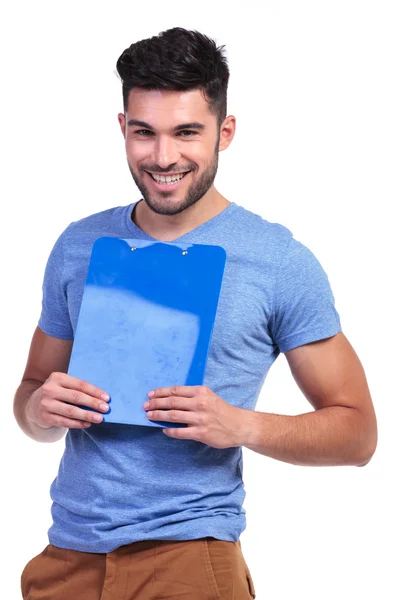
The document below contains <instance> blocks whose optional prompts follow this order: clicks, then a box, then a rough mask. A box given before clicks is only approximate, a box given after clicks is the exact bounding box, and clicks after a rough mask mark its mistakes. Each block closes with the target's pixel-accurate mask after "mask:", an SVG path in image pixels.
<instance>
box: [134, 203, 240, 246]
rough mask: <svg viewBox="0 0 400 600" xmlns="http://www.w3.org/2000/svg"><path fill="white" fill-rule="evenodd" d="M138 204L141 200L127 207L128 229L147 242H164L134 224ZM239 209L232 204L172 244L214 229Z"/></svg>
mask: <svg viewBox="0 0 400 600" xmlns="http://www.w3.org/2000/svg"><path fill="white" fill-rule="evenodd" d="M138 202H140V200H138V201H137V202H133V203H132V204H129V206H128V207H127V208H128V210H127V215H126V216H127V226H128V229H129V230H130V231H131V232H132V233H133V234H134V236H136V237H139V238H141V239H147V240H151V241H153V242H162V241H163V240H158V239H156V238H154V237H152V236H151V235H149V234H148V233H146V232H145V231H143V229H140V227H138V226H137V225H136V223H134V222H133V221H132V213H133V209H134V207H135V206H136V204H138ZM237 208H238V205H237V204H236V203H235V202H231V203H230V204H229V205H228V206H227V207H226V208H224V210H223V211H221V212H220V213H218V214H217V215H215V217H212V218H211V219H209V220H208V221H205V222H204V223H201V224H200V225H198V226H197V227H195V228H194V229H192V230H191V231H188V232H186V233H184V234H183V235H181V236H179V237H177V238H176V239H174V240H169V242H170V243H174V242H181V241H184V240H185V238H186V237H187V236H190V235H193V234H195V235H197V234H198V233H199V232H203V231H207V230H208V229H213V228H214V227H215V226H216V225H218V223H219V222H220V221H221V220H222V219H226V218H227V217H229V216H230V215H232V213H233V212H234V211H235V210H236V209H237Z"/></svg>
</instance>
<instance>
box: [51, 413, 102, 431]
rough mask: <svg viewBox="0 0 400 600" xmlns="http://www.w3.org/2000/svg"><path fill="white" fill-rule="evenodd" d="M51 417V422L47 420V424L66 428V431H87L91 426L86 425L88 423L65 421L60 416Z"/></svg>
mask: <svg viewBox="0 0 400 600" xmlns="http://www.w3.org/2000/svg"><path fill="white" fill-rule="evenodd" d="M52 417H53V418H52V419H51V420H50V419H49V424H50V425H51V426H55V427H67V428H68V429H88V428H89V427H91V425H92V423H88V421H76V420H75V419H66V418H65V417H62V416H61V415H52ZM50 421H51V422H50Z"/></svg>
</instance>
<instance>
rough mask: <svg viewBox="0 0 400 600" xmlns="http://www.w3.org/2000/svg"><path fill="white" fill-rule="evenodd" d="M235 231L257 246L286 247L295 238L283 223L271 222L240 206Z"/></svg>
mask: <svg viewBox="0 0 400 600" xmlns="http://www.w3.org/2000/svg"><path fill="white" fill-rule="evenodd" d="M235 225H236V226H235V230H236V231H238V232H242V234H243V235H246V236H248V237H249V238H251V239H252V241H253V242H254V243H255V244H260V243H261V244H265V243H268V244H272V245H274V246H276V245H278V246H283V247H286V246H287V245H288V244H289V242H290V240H291V239H292V238H293V233H292V232H291V230H290V229H289V228H288V227H286V226H285V225H283V224H281V223H276V222H273V221H269V220H268V219H266V218H265V217H263V216H261V215H260V214H258V213H255V212H253V211H251V210H249V209H247V208H244V207H243V206H240V205H238V210H237V211H236V223H235Z"/></svg>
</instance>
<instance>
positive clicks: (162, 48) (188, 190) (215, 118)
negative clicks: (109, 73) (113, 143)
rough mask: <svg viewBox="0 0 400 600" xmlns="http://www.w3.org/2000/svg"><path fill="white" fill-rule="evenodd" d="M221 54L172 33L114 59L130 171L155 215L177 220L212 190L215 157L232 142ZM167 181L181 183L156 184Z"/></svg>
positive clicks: (197, 39) (194, 36)
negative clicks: (173, 178)
mask: <svg viewBox="0 0 400 600" xmlns="http://www.w3.org/2000/svg"><path fill="white" fill-rule="evenodd" d="M222 48H223V47H221V48H217V46H216V44H215V42H214V41H213V40H211V39H209V38H207V37H206V36H205V35H202V34H200V33H198V32H196V31H187V30H185V29H181V28H174V29H170V30H168V31H165V32H163V33H161V34H160V35H158V36H155V37H152V38H150V39H146V40H141V41H139V42H136V43H135V44H133V45H132V46H130V47H129V48H127V49H126V50H125V51H124V52H123V53H122V55H121V56H120V58H119V59H118V62H117V71H118V74H119V76H120V77H121V80H122V91H123V102H124V114H122V113H121V114H119V115H118V118H119V122H120V126H121V130H122V133H123V134H124V137H125V145H126V152H127V158H128V164H129V168H130V171H131V173H132V176H133V179H134V181H135V183H136V185H137V186H138V188H139V190H140V191H141V193H142V194H143V198H144V200H145V201H146V203H147V205H148V206H149V207H150V208H151V209H152V210H153V211H154V212H156V213H158V214H164V215H174V214H178V213H180V212H182V211H184V210H185V209H186V208H188V207H189V206H191V205H193V204H194V203H195V202H197V201H198V200H200V198H202V197H203V196H204V195H205V194H206V193H207V192H208V191H209V190H210V189H211V188H212V186H213V182H214V178H215V175H216V171H217V167H218V153H219V151H221V150H224V149H225V148H226V147H227V146H228V145H229V144H230V142H231V140H232V138H233V135H234V131H235V118H234V117H232V116H231V117H226V109H227V87H228V80H229V70H228V66H227V61H226V59H225V57H224V56H223V54H222ZM171 174H173V175H179V181H177V182H176V183H168V181H166V182H165V181H164V183H162V182H161V183H158V182H157V181H155V177H156V178H157V179H158V180H160V176H162V175H164V176H167V175H171ZM182 174H183V177H182ZM162 179H165V177H163V178H162ZM168 179H169V178H168V177H167V180H168Z"/></svg>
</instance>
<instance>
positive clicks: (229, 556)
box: [21, 538, 256, 600]
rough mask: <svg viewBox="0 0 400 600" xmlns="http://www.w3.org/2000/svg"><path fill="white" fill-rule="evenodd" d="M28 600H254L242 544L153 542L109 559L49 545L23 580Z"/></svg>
mask: <svg viewBox="0 0 400 600" xmlns="http://www.w3.org/2000/svg"><path fill="white" fill-rule="evenodd" d="M21 589H22V597H23V598H24V600H174V599H176V600H251V599H252V598H255V597H256V596H255V592H254V585H253V581H252V578H251V575H250V572H249V569H248V567H247V564H246V562H245V559H244V557H243V554H242V550H241V547H240V542H223V541H220V540H216V539H214V538H202V539H199V540H190V541H182V542H171V541H147V542H135V543H133V544H128V545H126V546H121V547H120V548H117V549H116V550H114V551H113V552H109V553H108V554H95V553H89V552H77V551H76V550H64V549H63V548H57V547H56V546H53V545H51V544H49V545H48V546H46V548H45V549H44V550H43V552H41V553H40V554H38V556H35V557H34V558H33V559H32V560H30V561H29V562H28V564H27V565H26V566H25V568H24V570H23V572H22V576H21Z"/></svg>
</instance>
